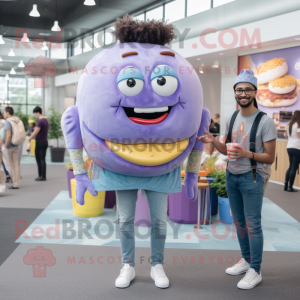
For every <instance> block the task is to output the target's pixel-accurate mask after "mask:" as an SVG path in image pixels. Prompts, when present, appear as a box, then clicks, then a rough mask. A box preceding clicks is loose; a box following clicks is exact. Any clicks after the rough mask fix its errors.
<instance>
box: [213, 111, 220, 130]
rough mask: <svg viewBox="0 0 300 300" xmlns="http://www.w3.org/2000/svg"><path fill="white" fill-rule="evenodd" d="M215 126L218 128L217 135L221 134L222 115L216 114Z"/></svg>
mask: <svg viewBox="0 0 300 300" xmlns="http://www.w3.org/2000/svg"><path fill="white" fill-rule="evenodd" d="M213 120H214V124H215V127H216V128H217V133H218V134H220V114H214V119H213Z"/></svg>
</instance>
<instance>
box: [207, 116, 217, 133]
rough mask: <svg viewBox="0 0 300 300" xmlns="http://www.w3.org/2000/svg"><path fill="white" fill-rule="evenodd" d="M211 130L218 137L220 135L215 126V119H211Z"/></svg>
mask: <svg viewBox="0 0 300 300" xmlns="http://www.w3.org/2000/svg"><path fill="white" fill-rule="evenodd" d="M209 132H210V133H211V134H212V135H213V136H214V137H216V136H217V135H218V132H217V128H216V127H215V124H214V121H213V119H211V120H210V125H209Z"/></svg>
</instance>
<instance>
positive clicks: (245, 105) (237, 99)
mask: <svg viewBox="0 0 300 300" xmlns="http://www.w3.org/2000/svg"><path fill="white" fill-rule="evenodd" d="M242 99H248V98H242ZM249 99H250V100H251V101H249V102H248V103H247V104H241V103H240V101H239V100H240V99H239V97H235V100H236V102H237V103H238V105H239V106H240V107H243V108H246V107H249V106H250V105H251V104H252V102H253V101H254V99H255V97H252V99H251V98H249Z"/></svg>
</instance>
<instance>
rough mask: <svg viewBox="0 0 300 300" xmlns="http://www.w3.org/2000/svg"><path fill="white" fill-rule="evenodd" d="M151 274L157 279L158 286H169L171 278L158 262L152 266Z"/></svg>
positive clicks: (162, 287) (163, 287)
mask: <svg viewBox="0 0 300 300" xmlns="http://www.w3.org/2000/svg"><path fill="white" fill-rule="evenodd" d="M150 276H151V278H152V279H153V280H154V281H155V285H156V286H157V287H159V288H161V289H165V288H167V287H169V279H168V277H167V276H166V274H165V272H164V269H163V266H162V265H161V264H157V265H155V266H154V267H151V272H150Z"/></svg>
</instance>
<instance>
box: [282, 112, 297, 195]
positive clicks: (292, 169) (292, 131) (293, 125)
mask: <svg viewBox="0 0 300 300" xmlns="http://www.w3.org/2000/svg"><path fill="white" fill-rule="evenodd" d="M286 147H287V152H288V155H289V161H290V166H289V168H288V169H287V171H286V174H285V183H284V190H285V191H288V192H298V191H297V190H294V189H293V185H294V181H295V177H296V171H297V169H298V166H299V164H300V110H296V111H295V112H294V114H293V117H292V120H291V122H290V124H289V126H288V143H287V146H286Z"/></svg>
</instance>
